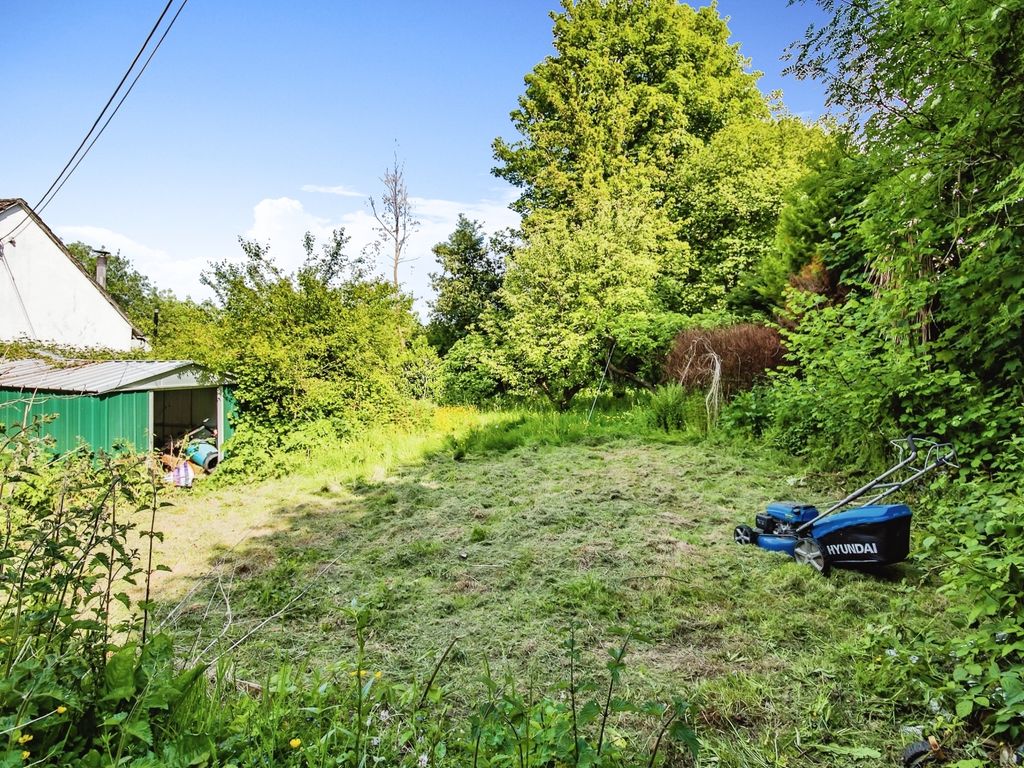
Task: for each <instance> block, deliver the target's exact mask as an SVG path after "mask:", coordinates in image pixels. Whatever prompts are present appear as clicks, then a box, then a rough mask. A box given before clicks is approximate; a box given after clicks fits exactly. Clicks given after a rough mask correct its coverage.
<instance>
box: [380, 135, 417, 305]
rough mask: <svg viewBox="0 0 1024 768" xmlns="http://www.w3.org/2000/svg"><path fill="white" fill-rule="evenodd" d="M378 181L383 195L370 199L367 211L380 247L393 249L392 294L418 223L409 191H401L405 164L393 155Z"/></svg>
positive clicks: (406, 259) (403, 186)
mask: <svg viewBox="0 0 1024 768" xmlns="http://www.w3.org/2000/svg"><path fill="white" fill-rule="evenodd" d="M380 180H381V182H382V183H383V184H384V193H383V194H382V195H381V196H380V200H379V201H378V200H374V199H373V198H372V197H371V198H370V210H372V211H373V217H374V218H375V219H376V220H377V224H379V225H380V226H378V227H377V233H378V234H379V235H380V236H381V239H382V240H383V242H384V243H391V245H392V247H393V248H394V251H393V254H392V257H391V266H392V281H393V282H394V285H395V291H398V289H399V288H398V265H399V264H401V263H402V262H404V261H408V258H407V257H406V255H405V246H406V243H407V242H408V241H409V236H410V235H411V234H412V233H413V232H415V231H416V229H417V228H418V227H419V225H420V223H419V222H418V221H417V220H416V219H415V218H413V211H412V205H411V204H410V202H409V191H408V190H407V189H406V187H405V164H404V163H400V162H398V153H397V152H396V153H395V157H394V162H393V163H392V165H391V167H390V168H388V169H387V170H386V171H384V175H383V176H381V178H380Z"/></svg>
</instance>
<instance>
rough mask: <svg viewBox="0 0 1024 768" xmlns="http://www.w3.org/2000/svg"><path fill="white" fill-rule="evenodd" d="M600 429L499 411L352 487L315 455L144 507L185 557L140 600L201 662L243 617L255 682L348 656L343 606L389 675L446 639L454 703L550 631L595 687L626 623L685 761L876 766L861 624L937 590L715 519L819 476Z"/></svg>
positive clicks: (881, 714) (627, 680)
mask: <svg viewBox="0 0 1024 768" xmlns="http://www.w3.org/2000/svg"><path fill="white" fill-rule="evenodd" d="M551 418H552V419H555V420H556V421H557V419H558V418H559V417H551ZM613 420H614V417H609V418H603V419H599V422H600V424H598V425H597V426H595V427H593V428H590V429H587V428H586V427H585V426H582V422H580V421H579V419H578V418H577V423H575V425H574V426H573V427H572V428H571V429H565V430H563V431H564V434H562V436H561V437H558V432H559V427H558V425H557V424H554V426H550V425H549V427H550V428H549V431H550V432H551V435H554V437H551V435H549V436H548V438H544V437H543V435H542V437H541V439H530V436H531V435H534V436H536V434H537V433H536V431H535V430H533V429H532V428H531V426H530V425H529V424H527V425H526V426H524V425H523V424H521V423H519V422H512V423H509V422H508V421H507V419H502V418H498V417H493V418H491V419H490V421H489V423H488V424H485V425H484V426H482V427H478V431H477V432H475V433H473V434H471V435H470V436H469V437H466V436H465V432H466V430H467V429H468V428H469V426H470V421H463V422H460V423H459V424H458V425H457V428H453V429H452V430H450V431H451V432H453V433H460V432H461V433H462V434H463V437H461V438H458V439H452V438H448V439H447V440H439V439H432V440H424V441H423V442H422V444H419V445H418V447H416V448H415V449H413V450H409V451H408V452H407V455H405V456H404V457H399V458H401V460H391V461H389V462H385V463H384V464H383V465H381V466H379V467H378V469H377V470H376V471H371V472H370V473H369V477H367V476H366V473H363V475H362V479H359V478H360V475H359V474H358V473H357V474H355V475H354V474H353V473H352V472H351V471H350V470H349V469H346V470H342V469H338V468H335V469H333V470H332V468H331V467H330V466H329V465H325V466H324V467H323V468H320V469H315V470H312V471H310V472H309V473H307V474H305V475H303V476H301V477H298V478H292V479H290V480H283V481H273V482H271V483H267V484H262V485H257V486H251V487H236V488H232V489H226V490H220V491H214V492H208V493H201V494H199V495H197V496H196V497H194V498H191V499H187V500H184V501H182V502H181V503H179V505H178V506H177V507H176V508H175V509H174V510H172V511H171V512H169V513H168V514H169V517H167V518H165V525H164V528H165V531H166V534H167V544H166V546H167V547H168V549H167V550H166V554H170V555H172V557H173V556H177V557H178V558H179V560H182V561H183V562H184V563H185V567H184V569H183V571H184V572H183V573H180V574H179V575H177V576H172V577H171V578H169V579H166V580H165V581H163V582H161V584H160V585H159V588H160V594H159V595H158V599H162V600H163V605H164V608H163V611H164V613H165V615H166V614H167V612H168V611H169V610H171V608H172V606H174V614H173V617H172V619H171V621H170V622H169V624H170V625H173V626H174V628H175V631H176V632H177V633H179V636H180V637H182V638H185V639H189V640H190V641H194V647H195V648H197V649H202V648H204V647H206V646H207V645H208V644H212V646H211V650H210V651H209V652H208V654H210V653H215V652H216V651H217V649H223V648H225V647H228V646H230V645H232V644H233V643H235V642H237V641H238V640H239V639H240V638H243V637H245V636H246V635H247V634H248V633H249V632H251V631H253V630H254V629H255V630H256V631H255V632H254V633H253V634H252V635H251V636H250V637H248V638H247V639H245V640H244V642H242V643H241V644H240V645H239V646H238V648H237V649H236V650H235V651H234V658H235V664H236V672H237V674H238V676H239V677H242V678H246V679H250V680H257V681H258V680H261V679H263V678H265V676H267V675H269V674H271V673H272V672H273V671H274V670H275V669H277V668H279V667H280V666H281V665H282V664H287V665H291V666H293V667H296V666H297V667H300V668H308V669H310V670H312V669H325V668H330V667H332V665H335V664H336V663H337V662H338V661H339V660H341V659H344V658H346V657H349V656H350V655H351V654H352V653H353V651H354V645H355V638H354V633H353V629H352V626H351V622H350V620H349V618H348V617H349V615H350V613H349V611H348V609H349V608H350V606H351V605H352V604H353V601H355V602H356V603H358V604H360V605H363V606H365V608H366V610H367V611H368V612H369V636H368V643H367V650H368V653H369V655H370V659H371V666H372V668H373V669H374V670H380V671H381V672H382V673H383V674H384V675H388V676H389V677H393V678H397V679H403V678H408V677H410V676H414V675H416V676H425V675H427V674H429V672H430V670H431V669H432V667H433V664H434V662H435V660H436V658H437V657H438V655H439V654H440V653H441V652H442V651H443V650H444V649H445V648H446V647H447V646H448V645H449V643H450V642H451V641H452V640H453V639H455V640H456V643H455V646H454V649H453V651H452V653H451V654H450V656H449V657H448V659H447V660H446V662H445V664H444V665H443V668H442V671H441V675H440V678H439V679H440V680H442V681H443V684H444V686H445V687H446V689H447V691H448V695H449V697H450V698H451V700H452V701H453V702H455V705H456V706H465V707H468V706H470V705H472V704H473V703H474V702H475V701H476V700H478V697H479V696H480V695H481V686H480V684H479V682H478V678H479V677H480V675H481V672H482V670H483V667H484V664H485V662H487V663H489V665H490V668H491V670H492V672H497V673H499V674H500V673H502V672H505V671H507V672H509V673H511V674H513V675H514V676H515V677H516V679H517V680H518V681H520V684H521V685H523V686H524V687H525V686H533V687H534V688H536V689H538V690H540V689H543V690H551V689H552V688H554V687H556V686H557V685H559V684H560V682H561V681H562V680H563V679H564V678H565V675H566V665H567V658H566V653H565V651H564V649H563V648H562V645H563V643H564V642H565V640H566V639H567V637H568V636H569V633H570V628H571V627H573V626H574V627H575V633H576V638H577V641H578V642H579V643H580V645H582V647H583V648H584V649H585V654H584V658H585V659H586V660H588V661H589V664H588V667H589V670H590V672H591V674H592V675H593V676H594V677H595V678H601V677H602V675H603V673H604V667H603V665H604V662H605V660H606V658H607V657H606V656H605V655H604V649H605V648H607V647H608V646H610V645H613V644H614V643H615V642H616V641H617V640H618V636H617V635H616V634H615V632H616V630H617V629H618V628H624V627H625V628H631V629H633V630H634V632H635V636H636V638H637V640H636V641H635V642H632V643H631V651H630V653H629V655H628V656H627V658H626V661H627V664H628V668H627V671H626V673H625V676H624V685H625V686H626V687H627V688H629V689H631V691H632V692H637V693H641V694H645V695H646V694H648V693H650V694H652V695H654V694H657V695H665V694H667V693H669V692H672V693H678V694H681V695H683V696H685V697H686V698H688V699H689V700H690V701H692V702H694V704H695V706H696V708H697V709H696V714H695V719H694V725H695V727H696V730H697V732H698V735H699V736H700V738H701V740H702V742H703V751H702V755H701V758H700V764H701V765H722V766H756V765H773V766H783V765H785V766H804V765H806V766H812V765H813V766H819V765H856V764H864V765H878V764H880V760H881V759H887V760H889V761H892V760H893V759H894V758H895V756H896V755H897V754H898V752H899V750H900V749H901V747H902V745H903V743H905V741H906V740H907V739H908V738H909V737H907V736H905V735H902V734H901V728H902V727H905V726H913V725H915V724H917V722H919V721H915V720H914V719H913V714H912V713H913V712H914V711H915V710H914V705H917V704H918V703H917V702H905V701H901V700H900V697H899V694H898V692H889V693H887V692H885V691H878V690H876V689H875V687H874V686H872V685H871V684H870V680H869V679H868V678H869V675H868V674H867V673H866V671H865V669H866V667H865V664H864V662H865V661H867V659H866V658H865V654H873V653H874V652H875V651H872V650H870V647H869V644H868V643H867V642H865V641H864V640H863V638H864V636H865V635H866V634H867V633H868V630H869V628H870V627H871V626H873V625H886V624H893V623H897V624H900V625H903V626H906V627H907V628H908V629H909V630H910V631H923V630H924V629H925V628H926V627H933V626H935V625H939V626H941V622H942V615H943V611H942V601H941V599H940V598H938V597H937V596H936V595H934V594H932V593H930V591H928V590H927V589H926V588H923V587H922V586H921V582H920V579H919V578H918V575H917V574H915V573H914V572H913V570H912V566H909V565H903V566H900V567H898V568H895V569H892V570H891V571H890V572H888V573H886V574H882V575H881V576H879V575H865V574H859V573H854V572H844V571H840V572H838V573H836V574H835V575H834V576H832V577H831V578H829V579H825V578H822V577H820V576H818V575H816V574H815V573H813V572H812V571H811V570H810V569H806V568H801V567H798V566H796V565H795V564H793V563H792V562H790V561H789V560H788V559H786V558H784V557H782V556H778V555H773V554H770V553H767V552H764V551H761V550H758V549H755V548H741V547H739V546H737V545H735V544H734V543H733V541H732V529H733V526H734V525H735V524H737V523H739V522H750V521H751V519H752V517H753V514H754V512H755V511H756V510H758V509H760V508H762V507H763V506H764V504H765V503H766V502H767V501H769V500H772V499H780V498H793V497H797V498H800V499H809V500H822V499H823V498H825V497H828V496H830V495H832V494H833V493H835V492H836V491H837V490H838V489H837V488H829V487H828V485H829V483H828V482H826V479H824V478H820V477H807V476H805V475H804V474H803V472H802V468H801V466H800V465H799V464H797V463H795V462H793V461H791V460H788V459H785V458H783V457H780V456H779V455H776V454H772V453H769V452H767V451H765V450H763V449H760V448H756V447H753V446H749V447H744V446H736V445H724V444H712V443H705V442H700V441H697V440H689V441H687V440H677V441H673V440H672V439H669V438H667V437H666V436H660V437H659V436H657V435H648V436H646V437H644V438H637V437H628V436H626V435H627V434H628V432H629V430H627V429H620V428H617V427H616V426H615V424H614V423H613ZM566 423H568V422H566ZM563 426H564V425H563ZM418 454H422V455H423V458H421V459H419V460H416V459H415V457H416V455H418ZM392 459H395V457H392ZM385 467H386V468H387V471H385V469H384V468H385ZM223 516H228V517H227V520H229V521H234V522H227V523H222V526H221V528H219V529H217V530H216V531H215V533H216V536H212V538H218V537H219V540H220V544H221V546H219V547H217V548H211V547H210V546H209V544H208V542H205V541H204V532H203V526H202V523H199V524H197V523H196V522H195V521H203V520H207V521H209V520H212V519H213V517H217V518H218V519H224V517H223ZM232 537H234V538H232ZM165 559H166V558H165ZM203 561H205V562H203ZM200 562H203V566H204V567H203V568H200V567H199V564H200ZM168 564H169V565H171V566H172V568H173V567H174V566H175V562H169V563H168ZM204 569H205V570H208V571H209V573H208V574H207V575H206V576H205V577H200V572H201V571H202V570H204ZM182 595H185V597H184V600H181V596H182ZM275 614H277V615H276V616H275ZM271 616H275V618H274V619H273V620H272V621H270V622H269V623H266V624H265V625H262V626H261V623H262V622H263V621H264V620H265V619H266V618H267V617H271ZM257 628H258V629H257ZM197 633H201V635H200V637H199V639H198V640H194V638H195V637H196V635H197ZM218 638H219V639H218ZM876 663H877V662H876ZM894 663H897V661H896V660H894ZM890 693H891V695H890Z"/></svg>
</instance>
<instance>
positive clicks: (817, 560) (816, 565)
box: [793, 538, 829, 576]
mask: <svg viewBox="0 0 1024 768" xmlns="http://www.w3.org/2000/svg"><path fill="white" fill-rule="evenodd" d="M793 559H794V560H796V561H797V562H798V563H800V564H801V565H809V566H811V568H813V569H814V570H816V571H817V572H818V573H820V574H821V575H822V576H828V572H829V564H828V562H827V561H826V560H825V553H824V552H822V551H821V546H820V545H819V544H818V542H816V541H815V540H814V539H811V538H805V539H800V540H799V541H798V542H797V543H796V548H795V549H794V550H793Z"/></svg>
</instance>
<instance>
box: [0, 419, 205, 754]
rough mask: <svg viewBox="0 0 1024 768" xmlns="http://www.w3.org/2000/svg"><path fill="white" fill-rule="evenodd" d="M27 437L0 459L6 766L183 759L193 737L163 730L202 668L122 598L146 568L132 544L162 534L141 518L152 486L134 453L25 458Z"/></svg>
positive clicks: (30, 448) (0, 725)
mask: <svg viewBox="0 0 1024 768" xmlns="http://www.w3.org/2000/svg"><path fill="white" fill-rule="evenodd" d="M34 431H35V430H32V429H30V430H26V431H24V432H19V433H17V434H16V435H15V436H14V437H12V438H10V439H9V440H8V442H7V443H6V445H5V447H4V448H3V449H2V451H0V456H2V459H3V462H2V463H3V469H4V483H3V484H4V488H5V493H4V494H3V497H2V499H0V504H2V507H3V514H4V517H5V523H6V525H5V526H4V528H5V532H4V534H3V542H2V546H0V662H2V664H3V666H4V677H3V681H2V682H0V733H2V734H3V735H4V736H6V737H7V738H6V744H3V745H2V746H0V750H2V751H0V761H2V764H3V765H20V764H22V763H23V761H31V762H32V763H33V764H47V765H61V766H64V765H67V766H71V765H74V766H96V767H97V768H98V767H99V766H107V765H122V764H124V763H125V762H126V761H127V760H128V758H129V756H131V755H142V754H146V753H149V754H157V753H160V754H170V753H171V752H174V751H175V750H180V748H181V739H182V738H187V737H188V735H187V734H183V733H168V732H167V730H166V729H167V728H168V727H169V726H170V724H171V722H172V721H173V718H174V717H175V715H176V713H177V711H178V708H179V707H180V705H181V704H182V702H183V701H184V700H185V698H186V696H187V695H188V692H189V691H190V689H191V688H192V687H193V685H194V684H195V682H196V680H197V679H198V677H199V675H201V670H194V669H192V670H188V669H186V670H179V669H178V668H176V667H175V666H174V663H173V654H172V649H171V643H170V640H169V639H168V638H167V637H165V636H162V635H158V634H155V633H154V632H153V631H152V628H151V627H150V626H149V623H148V613H147V611H148V604H147V603H143V604H142V605H141V606H140V607H141V609H142V610H141V612H140V611H133V610H132V606H133V603H132V600H131V598H130V597H129V596H128V594H127V593H126V591H124V587H125V585H126V584H135V583H136V582H137V581H139V580H140V579H141V580H143V581H145V582H146V583H147V584H148V579H149V576H150V574H151V572H152V566H151V563H149V562H147V564H146V565H145V566H143V564H142V556H141V553H140V549H139V547H138V546H133V544H132V542H133V541H135V540H140V541H141V542H142V545H143V546H145V545H146V544H147V542H148V543H150V544H151V542H152V539H153V538H154V537H159V534H158V533H155V532H153V531H152V529H151V528H150V530H142V531H140V530H138V524H137V523H136V522H135V520H137V519H138V518H139V516H140V515H141V514H143V513H144V514H145V516H146V518H147V521H148V522H149V523H150V526H152V523H153V521H154V520H155V513H156V502H155V493H154V486H153V482H152V479H151V478H150V477H149V476H148V474H147V472H146V471H145V466H144V464H143V463H142V462H141V461H140V460H138V459H136V458H111V457H106V456H101V457H98V458H97V459H96V460H95V461H94V460H91V459H90V458H89V457H88V456H85V455H84V454H71V455H69V456H66V457H64V458H63V459H62V462H61V464H60V465H59V467H57V468H55V467H54V466H53V464H52V463H45V464H44V463H43V462H42V461H40V460H38V459H36V460H35V461H32V459H33V457H38V456H39V451H37V450H36V446H37V445H38V440H37V439H36V438H35V436H34ZM14 459H17V460H18V461H17V462H15V461H13V460H14ZM26 459H28V462H26ZM147 593H148V587H147ZM154 750H157V752H154ZM168 764H176V765H181V764H183V763H174V762H170V763H168Z"/></svg>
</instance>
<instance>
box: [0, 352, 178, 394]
mask: <svg viewBox="0 0 1024 768" xmlns="http://www.w3.org/2000/svg"><path fill="white" fill-rule="evenodd" d="M193 367H196V364H195V363H194V362H192V361H191V360H103V361H92V360H72V361H67V362H66V363H65V362H62V364H61V365H60V366H56V365H53V364H51V363H48V362H46V361H45V360H38V359H34V360H10V361H6V362H0V387H3V388H6V389H23V390H32V391H35V390H40V391H45V392H75V393H78V394H83V395H102V394H104V393H106V392H115V391H117V390H122V389H129V388H131V387H132V386H133V385H135V384H138V383H140V382H144V381H147V380H149V379H153V378H156V377H160V376H167V375H168V374H171V373H174V372H176V371H180V370H182V369H186V368H193Z"/></svg>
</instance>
